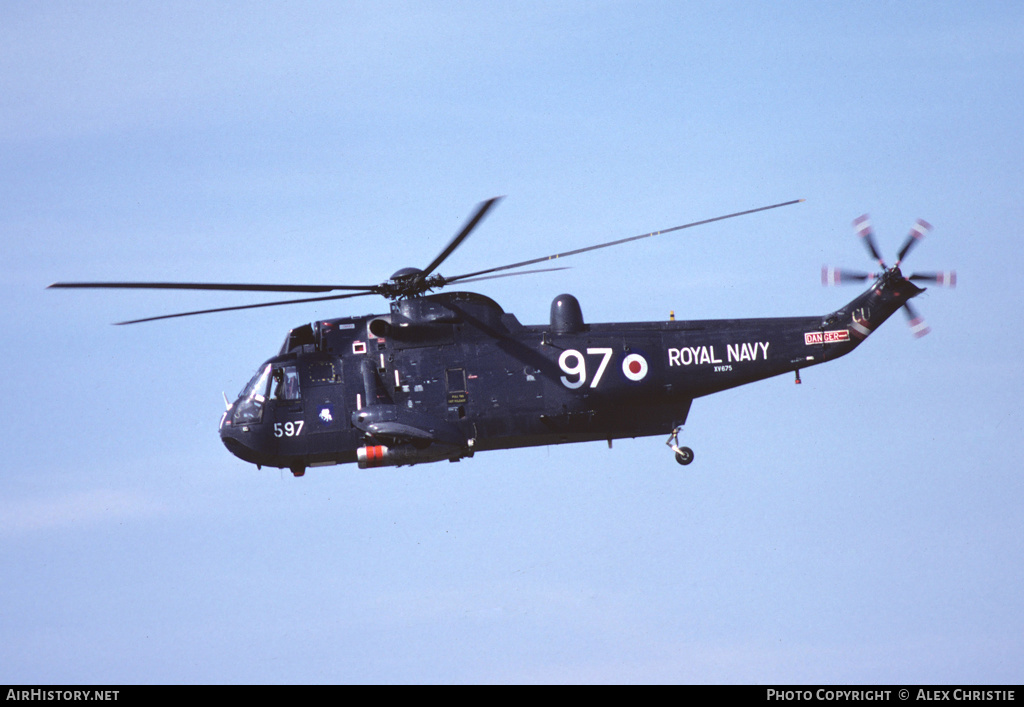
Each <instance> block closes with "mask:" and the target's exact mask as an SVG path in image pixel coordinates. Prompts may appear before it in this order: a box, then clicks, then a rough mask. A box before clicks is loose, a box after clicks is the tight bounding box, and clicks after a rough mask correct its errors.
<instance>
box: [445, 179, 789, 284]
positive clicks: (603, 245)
mask: <svg viewBox="0 0 1024 707" xmlns="http://www.w3.org/2000/svg"><path fill="white" fill-rule="evenodd" d="M801 201H803V199H794V200H793V201H786V202H783V203H781V204H772V205H771V206H762V207H760V208H757V209H749V210H747V211H737V212H736V213H734V214H726V215H725V216H716V217H715V218H709V219H704V220H703V221H694V222H693V223H686V224H683V225H682V226H674V227H673V228H666V229H665V230H663V231H652V232H651V233H644V234H642V235H639V236H630V237H629V238H620V239H619V240H617V241H609V242H608V243H600V244H598V245H592V246H587V247H586V248H577V249H576V250H569V251H566V252H564V253H556V254H554V255H548V256H545V257H543V258H534V259H532V260H524V261H523V262H521V263H513V264H512V265H501V266H499V267H496V268H488V269H487V270H478V271H476V272H471V273H466V274H464V275H456V276H455V277H447V278H445V282H456V281H458V280H465V279H467V278H471V277H477V276H479V275H487V274H489V273H492V272H498V271H500V270H512V269H513V268H522V267H525V266H527V265H534V264H535V263H543V262H545V261H548V260H555V259H556V258H568V257H569V256H570V255H579V254H580V253H586V252H589V251H591V250H598V249H599V248H608V247H611V246H613V245H621V244H622V243H629V242H631V241H638V240H640V239H642V238H651V237H652V236H660V235H661V234H663V233H672V232H673V231H681V230H683V229H684V228H693V227H694V226H703V225H704V224H706V223H714V222H715V221H724V220H725V219H727V218H735V217H737V216H746V215H747V214H756V213H757V212H758V211H768V210H769V209H777V208H779V207H780V206H789V205H790V204H799V203H800V202H801Z"/></svg>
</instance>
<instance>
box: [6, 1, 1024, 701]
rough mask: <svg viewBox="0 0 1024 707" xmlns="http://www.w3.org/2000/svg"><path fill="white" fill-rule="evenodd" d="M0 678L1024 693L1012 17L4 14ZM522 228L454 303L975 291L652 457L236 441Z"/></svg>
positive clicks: (776, 309) (931, 297)
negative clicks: (395, 460) (253, 381)
mask: <svg viewBox="0 0 1024 707" xmlns="http://www.w3.org/2000/svg"><path fill="white" fill-rule="evenodd" d="M0 18H2V21H0V189H2V193H3V194H4V199H3V203H4V206H3V208H0V238H2V239H3V243H4V247H3V254H4V257H3V258H2V259H0V268H2V270H0V272H2V278H0V298H2V299H0V304H2V306H0V326H2V329H3V331H4V332H5V335H4V337H3V338H2V340H0V350H2V352H3V354H4V358H5V360H6V361H7V363H8V367H9V370H10V371H11V375H10V376H9V378H8V384H7V391H8V395H7V398H6V400H7V404H6V405H4V406H3V412H2V413H0V421H2V424H3V427H4V430H5V434H4V440H5V441H4V460H5V463H4V468H5V472H6V473H4V474H3V475H2V476H0V577H2V579H0V682H6V683H88V682H98V683H134V682H142V683H152V682H185V683H194V682H204V683H205V682H227V683H235V682H275V683H276V682H701V683H703V682H729V683H751V682H760V683H792V682H797V683H799V682H827V683H857V682H864V683H876V682H878V683H893V684H901V683H907V684H912V683H1000V682H1019V680H1020V675H1021V669H1022V666H1024V641H1022V638H1021V636H1024V620H1022V618H1021V617H1022V616H1024V603H1022V600H1021V598H1020V591H1019V588H1020V587H1021V586H1022V580H1024V566H1022V562H1021V559H1020V558H1021V557H1022V555H1024V553H1022V550H1024V547H1022V543H1024V541H1022V538H1024V532H1022V531H1024V522H1022V520H1021V517H1020V512H1019V509H1020V507H1021V504H1022V501H1024V484H1022V481H1021V474H1020V462H1019V460H1020V459H1021V458H1022V453H1024V448H1022V447H1024V445H1022V434H1021V433H1022V419H1021V414H1020V409H1019V403H1018V400H1017V397H1018V395H1019V391H1020V390H1021V389H1022V387H1024V374H1022V366H1021V363H1020V360H1021V351H1022V350H1024V337H1022V335H1021V333H1020V330H1019V326H1018V323H1019V321H1018V320H1019V316H1018V315H1017V314H1016V313H1015V311H1014V307H1015V303H1016V302H1018V301H1020V299H1021V296H1022V294H1024V293H1022V289H1024V288H1022V285H1021V277H1020V272H1021V268H1022V266H1024V262H1022V261H1024V257H1022V255H1021V251H1020V248H1019V247H1018V245H1017V244H1016V240H1017V237H1016V234H1017V232H1018V231H1019V226H1020V223H1021V221H1022V219H1024V207H1022V206H1021V199H1020V195H1021V191H1022V186H1024V167H1022V165H1024V154H1022V147H1021V140H1020V134H1021V127H1022V116H1024V105H1022V96H1024V91H1022V88H1024V80H1022V79H1024V56H1022V55H1024V10H1022V8H1021V7H1020V5H1019V4H1018V3H1011V2H978V3H970V4H964V3H945V2H927V3H924V2H922V3H887V2H877V3H872V2H866V3H855V4H853V5H851V4H849V3H846V4H823V3H811V2H792V3H770V4H768V3H744V2H740V3H685V4H681V3H635V4H634V3H594V2H587V3H570V2H562V3H556V4H551V3H515V4H511V5H510V4H508V3H496V4H492V3H373V4H366V3H352V4H348V3H323V4H318V3H294V2H290V3H261V4H258V5H256V6H254V5H252V4H251V3H230V2H221V3H217V2H215V3H209V2H203V3H185V2H181V3H173V4H171V5H164V4H140V3H115V2H110V3H84V4H83V3H60V2H54V3H46V4H23V3H12V2H3V3H0ZM499 194H503V195H507V198H506V199H505V200H504V201H503V202H502V203H501V204H500V206H499V207H498V208H497V209H495V210H494V211H493V212H492V213H491V214H490V215H489V217H488V219H487V220H486V221H485V222H484V223H483V224H482V225H481V226H480V228H479V229H478V230H477V231H476V232H475V233H474V234H473V236H472V238H470V239H469V240H468V241H466V242H465V243H464V244H463V246H462V247H461V248H460V250H459V251H458V253H456V254H455V255H453V256H452V257H451V258H450V259H449V261H447V262H446V263H445V265H444V267H443V268H442V273H447V274H456V273H460V272H467V271H472V270H476V269H482V268H484V267H489V266H493V265H499V264H503V263H506V262H512V261H516V260H522V259H526V258H530V257H536V256H541V255H546V254H548V253H552V252H558V251H561V250H567V249H570V248H575V247H581V246H584V245H589V244H591V243H595V242H602V241H607V240H612V239H616V238H622V237H626V236H631V235H636V234H640V233H646V232H649V231H652V230H656V229H663V228H668V227H671V226H675V225H678V224H681V223H686V222H688V221H693V220H697V219H702V218H709V217H713V216H717V215H721V214H725V213H730V212H733V211H738V210H743V209H748V208H754V207H757V206H763V205H766V204H771V203H776V202H780V201H787V200H790V199H797V198H804V199H806V200H807V201H806V202H805V203H803V204H799V205H796V206H790V207H786V208H785V209H780V210H776V211H771V212H768V213H764V214H757V215H754V216H750V217H747V218H744V219H736V220H732V221H728V222H724V223H718V224H713V225H709V226H707V227H703V228H701V229H694V230H688V231H683V232H680V233H677V234H673V235H670V236H666V237H664V238H663V239H659V238H655V239H647V240H644V241H641V242H640V243H637V244H633V245H631V246H626V247H623V248H621V249H613V250H604V251H599V252H597V253H590V254H586V255H582V256H579V257H578V258H576V259H574V260H573V261H572V262H568V261H567V263H566V264H567V265H569V264H571V265H572V268H573V269H572V270H568V271H564V272H560V273H554V274H546V275H533V276H527V277H523V278H510V279H501V280H493V281H489V282H486V283H479V286H478V287H477V288H476V289H477V291H480V292H482V293H484V294H486V295H488V296H490V297H493V298H494V299H496V300H497V301H498V302H500V303H501V304H502V305H503V306H504V308H505V309H506V310H507V311H511V312H514V313H516V315H517V316H518V317H519V319H520V320H521V321H523V322H524V323H542V322H544V321H546V318H547V316H548V307H549V303H550V301H551V299H552V298H553V297H554V296H555V295H557V294H559V293H561V292H571V293H573V294H575V295H576V296H577V297H578V298H579V299H580V302H581V304H582V308H583V313H584V316H585V317H586V319H587V320H588V321H592V322H600V321H626V320H656V319H662V318H664V317H666V316H667V315H668V312H669V311H670V310H674V311H675V313H676V316H677V318H715V317H748V316H749V317H755V316H756V317H762V316H765V317H766V316H791V315H801V314H814V313H823V312H827V311H831V310H832V309H835V308H836V307H838V306H839V305H841V304H842V303H843V302H845V301H847V300H848V299H851V298H852V297H853V296H854V295H855V294H857V290H856V288H848V289H842V290H835V289H828V290H826V289H822V288H821V286H820V278H819V272H820V268H821V266H822V264H824V263H828V264H834V265H840V266H846V267H852V268H864V269H866V268H869V267H870V261H869V260H868V258H867V256H866V254H865V253H864V251H863V249H862V247H861V245H860V244H859V243H858V242H857V239H856V238H855V236H854V235H853V231H852V228H851V227H850V222H851V221H852V220H853V218H854V217H856V216H858V215H860V214H861V213H864V212H870V213H871V214H872V217H873V221H874V224H875V230H876V234H877V238H878V242H879V245H880V247H881V248H882V250H883V251H884V253H885V254H886V255H887V256H888V257H889V258H890V260H891V259H893V257H894V254H895V251H896V249H897V248H898V246H899V244H900V243H901V242H902V240H903V239H904V237H905V236H906V234H907V231H908V229H909V228H910V226H911V225H912V224H913V222H914V220H915V219H917V218H924V219H926V220H928V221H929V222H930V223H932V224H933V225H934V231H933V232H932V233H931V234H930V235H929V237H928V238H927V240H926V241H925V242H924V243H923V244H922V245H921V247H919V248H918V249H917V250H915V251H914V253H913V254H912V255H911V256H910V257H909V259H908V269H910V270H913V269H920V270H933V269H945V268H956V269H957V271H958V273H959V287H958V288H957V289H956V290H953V291H948V290H941V289H939V288H932V289H930V290H929V291H928V292H927V293H926V294H925V295H923V296H921V297H920V298H918V300H917V301H916V303H915V304H916V305H917V307H918V309H919V310H920V312H921V313H922V314H924V315H925V317H926V318H927V320H928V322H929V324H930V326H931V327H932V333H931V334H930V335H929V336H927V337H924V338H922V339H920V340H915V339H914V338H913V337H912V336H911V334H910V332H909V331H908V329H907V327H906V326H905V323H904V321H903V318H902V317H901V316H899V315H897V316H896V317H894V318H893V320H892V321H891V322H890V323H888V324H887V325H886V326H884V327H882V328H881V329H880V330H879V331H878V332H877V333H876V334H874V335H873V336H872V337H871V338H870V339H869V340H868V341H867V342H866V343H865V344H864V345H863V346H862V347H861V348H859V349H858V350H857V351H856V352H855V353H854V354H853V355H851V356H848V357H846V358H844V359H840V360H839V361H836V362H833V363H830V364H828V365H826V366H821V367H816V368H814V369H811V370H808V371H806V372H805V373H804V376H803V379H804V383H803V385H802V386H795V385H793V382H792V379H791V378H789V377H782V378H777V379H772V380H769V381H764V382H761V383H758V384H755V385H752V386H746V387H743V388H739V389H736V390H732V391H728V392H725V393H722V394H719V395H717V396H712V397H709V398H705V399H701V400H698V401H696V402H695V403H694V405H693V408H692V410H691V413H690V419H689V421H688V424H687V427H686V430H685V432H684V435H683V437H684V440H685V442H686V443H687V444H689V445H690V446H691V447H693V448H694V450H695V452H696V461H695V462H694V464H693V465H691V466H690V467H687V468H685V469H683V468H682V467H679V466H678V465H676V464H675V462H674V461H673V460H672V457H671V454H670V453H669V451H668V449H667V448H666V447H665V446H664V444H663V442H664V440H663V439H661V438H658V437H653V438H646V439H638V440H629V441H622V442H617V443H616V444H615V446H614V448H613V449H612V450H608V449H607V447H606V445H604V444H592V445H569V446H561V447H550V448H537V449H525V450H516V451H504V452H493V453H487V454H481V455H478V456H477V457H475V458H473V459H471V460H466V461H463V462H461V463H459V464H435V465H426V466H416V467H414V468H412V469H408V468H402V469H384V470H375V471H360V470H357V469H355V468H352V467H331V468H326V469H318V470H313V471H311V472H310V473H309V474H307V475H306V477H304V478H302V479H293V478H291V477H290V475H288V474H287V473H281V472H279V471H278V470H272V469H264V470H262V471H257V470H256V469H255V468H254V467H252V466H250V465H248V464H245V463H244V462H241V461H239V460H237V459H235V458H234V457H232V456H231V455H230V454H228V453H227V452H226V450H225V449H224V448H223V446H222V445H221V443H220V441H219V439H218V437H217V434H216V425H217V421H218V419H219V416H220V413H221V411H222V409H223V407H222V406H223V403H222V400H221V393H222V391H225V392H226V393H227V394H228V396H232V395H234V394H235V393H236V392H237V391H238V390H239V389H240V388H241V387H242V386H243V385H244V383H245V382H246V381H247V380H248V378H249V377H250V376H251V374H252V372H253V371H254V370H255V368H256V366H257V365H258V364H259V363H260V362H261V361H262V360H264V359H265V358H267V357H268V356H270V355H272V354H274V353H276V351H277V350H278V348H279V347H280V344H281V341H282V340H283V337H284V336H285V334H286V333H287V331H288V330H289V329H290V328H291V327H294V326H298V325H301V324H303V323H306V322H309V321H312V320H314V319H318V318H326V317H333V316H346V315H350V314H368V313H371V312H383V311H386V305H385V303H384V302H382V301H375V300H373V299H372V298H367V299H365V300H362V299H359V300H352V301H343V302H338V303H325V304H313V305H308V306H293V307H280V308H275V309H268V310H255V311H249V312H242V313H232V314H217V315H210V316H206V317H195V318H188V319H179V320H171V321H166V322H158V323H152V324H144V325H138V326H134V327H113V326H110V323H111V322H115V321H122V320H124V319H131V318H136V317H143V316H150V315H155V314H163V313H170V312H175V311H183V310H188V309H200V308H205V307H215V306H226V305H230V304H239V303H243V302H248V301H256V299H258V298H256V299H254V298H253V297H250V296H246V295H231V294H219V293H174V292H160V293H151V292H146V293H117V292H84V291H83V292H68V291H46V290H45V289H44V288H45V287H46V285H48V284H50V283H51V282H54V281H58V280H102V279H140V280H212V281H263V282H296V283H303V282H355V283H364V282H379V281H381V280H383V279H385V278H386V277H387V276H388V275H390V274H391V273H392V272H394V271H395V270H397V269H398V268H400V267H405V266H410V265H411V266H423V265H424V264H426V263H427V262H429V261H430V260H431V259H432V258H433V257H434V255H435V254H436V253H437V252H438V251H440V250H441V249H442V248H443V247H444V245H445V244H447V242H448V240H449V239H450V237H451V236H452V234H453V233H455V232H456V231H457V230H458V228H459V227H460V226H461V224H462V222H463V220H464V219H465V218H466V216H467V214H468V213H469V212H470V211H471V210H472V208H473V206H474V205H475V204H476V203H477V202H479V201H481V200H483V199H485V198H488V197H491V196H494V195H499Z"/></svg>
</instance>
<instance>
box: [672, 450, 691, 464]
mask: <svg viewBox="0 0 1024 707" xmlns="http://www.w3.org/2000/svg"><path fill="white" fill-rule="evenodd" d="M676 461H677V462H679V463H680V464H682V465H683V466H686V465H687V464H689V463H690V462H692V461H693V450H692V449H690V448H689V447H680V448H679V449H677V450H676Z"/></svg>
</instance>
